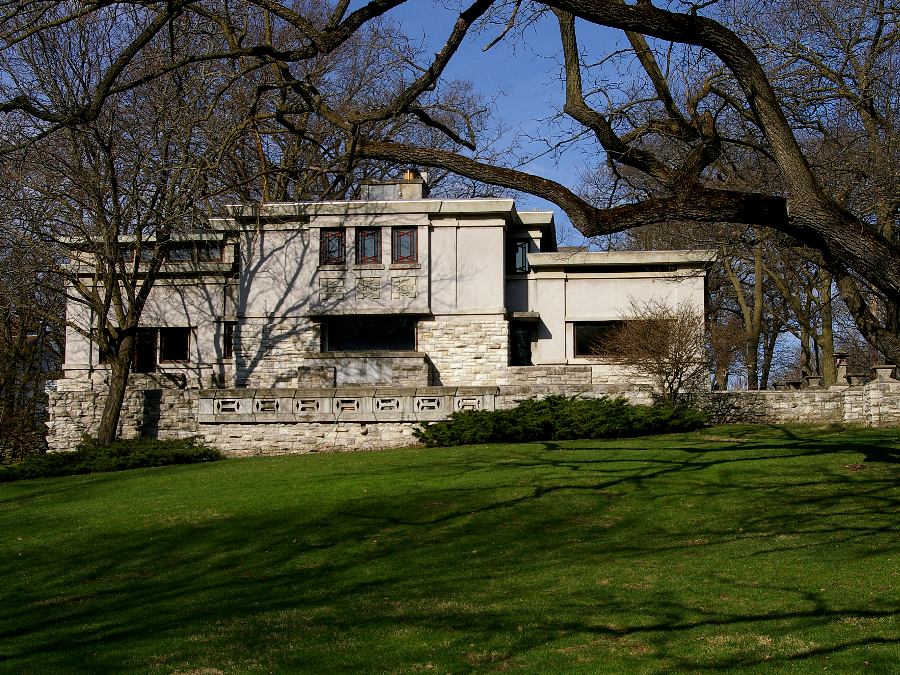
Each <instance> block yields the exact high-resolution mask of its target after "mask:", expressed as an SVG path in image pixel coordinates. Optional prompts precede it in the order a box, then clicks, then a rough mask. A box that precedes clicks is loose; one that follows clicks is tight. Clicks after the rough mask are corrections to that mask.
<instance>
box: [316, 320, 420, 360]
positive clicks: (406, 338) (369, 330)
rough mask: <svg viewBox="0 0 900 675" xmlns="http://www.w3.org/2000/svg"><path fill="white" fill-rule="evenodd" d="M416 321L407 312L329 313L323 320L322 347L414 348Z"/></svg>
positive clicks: (362, 349)
mask: <svg viewBox="0 0 900 675" xmlns="http://www.w3.org/2000/svg"><path fill="white" fill-rule="evenodd" d="M416 323H417V320H416V319H415V318H413V317H408V316H336V317H330V318H328V319H326V320H325V321H323V322H322V324H323V326H322V327H323V333H324V339H323V341H322V345H323V349H322V351H326V352H367V351H413V350H415V348H416Z"/></svg>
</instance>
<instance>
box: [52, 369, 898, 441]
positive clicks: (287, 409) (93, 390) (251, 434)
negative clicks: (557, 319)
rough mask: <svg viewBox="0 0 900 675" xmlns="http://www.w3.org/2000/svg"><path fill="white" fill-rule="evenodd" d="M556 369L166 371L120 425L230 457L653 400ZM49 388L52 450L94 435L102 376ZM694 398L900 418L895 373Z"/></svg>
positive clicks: (131, 433)
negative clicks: (450, 377) (335, 376)
mask: <svg viewBox="0 0 900 675" xmlns="http://www.w3.org/2000/svg"><path fill="white" fill-rule="evenodd" d="M559 368H562V369H563V370H560V371H559V372H550V369H542V370H541V369H537V368H535V369H534V370H535V372H534V373H530V374H528V376H527V377H526V376H525V374H516V375H515V377H514V378H512V379H517V380H519V381H520V382H521V381H523V380H526V379H530V380H531V382H532V383H531V384H514V385H500V386H496V385H490V386H427V387H425V386H418V387H390V386H366V387H314V388H305V389H304V388H300V389H296V388H291V389H289V388H266V389H249V388H239V389H208V390H200V389H183V388H175V387H178V386H184V384H183V383H182V382H178V381H173V380H172V379H171V378H168V379H167V378H163V377H159V376H132V379H131V380H130V387H129V390H128V393H127V395H126V399H125V405H124V406H123V410H122V416H121V420H120V423H119V434H120V436H122V437H123V438H134V437H138V436H145V437H150V438H160V439H171V438H185V437H189V436H200V437H201V438H202V439H203V440H204V442H206V443H208V444H209V445H211V446H213V447H217V448H219V449H221V450H222V451H223V452H225V453H226V454H227V455H229V456H244V455H268V454H284V453H305V452H326V451H337V450H373V449H380V448H388V447H402V446H409V445H415V444H416V439H415V437H414V436H413V433H412V432H413V429H414V428H415V424H416V422H423V421H433V420H441V419H446V417H447V416H448V415H449V414H450V413H452V412H455V411H458V410H494V409H508V408H512V407H515V406H516V405H518V404H519V403H520V402H521V401H523V400H525V399H528V398H542V397H544V396H548V395H553V394H556V395H563V396H578V397H581V398H597V397H600V396H611V397H615V396H625V397H626V398H628V399H629V400H630V401H631V402H632V403H642V404H649V403H652V402H653V400H654V396H653V393H652V391H651V390H650V388H649V387H648V386H646V385H627V384H619V385H611V384H596V383H591V382H590V381H588V380H587V378H586V377H585V371H584V370H579V368H580V367H578V366H567V367H559ZM511 370H514V369H511ZM587 373H588V374H590V367H587ZM562 375H573V378H572V379H573V380H574V381H573V382H565V383H561V382H559V380H556V381H555V382H554V381H553V380H554V379H555V377H557V376H562ZM175 379H176V380H177V378H175ZM578 380H581V381H580V382H579V381H578ZM173 384H174V385H175V386H174V387H173V386H172V385H173ZM161 385H169V386H161ZM145 387H146V388H145ZM49 397H50V398H49V410H50V421H49V422H48V423H47V424H48V427H49V433H48V445H49V447H50V449H51V450H52V451H65V450H74V449H75V446H76V445H77V444H78V443H79V442H80V441H81V438H82V435H83V434H90V435H94V434H96V431H97V428H98V426H99V422H100V414H101V412H102V409H103V404H104V402H105V399H106V385H105V382H104V381H103V380H102V379H100V378H98V379H92V378H89V377H86V378H80V379H77V380H74V379H73V380H60V381H59V382H58V386H57V391H55V392H52V391H51V392H50V393H49ZM697 402H698V404H699V405H700V406H701V407H703V408H704V409H707V410H709V411H711V412H712V413H713V417H714V421H716V422H721V423H736V422H741V423H764V424H783V423H791V422H805V423H823V422H824V423H827V422H834V423H851V424H860V425H866V426H873V427H881V426H900V381H897V380H876V381H874V382H871V383H869V384H867V385H865V386H859V387H832V388H830V389H802V390H796V391H726V392H708V393H706V394H702V395H701V396H700V397H699V398H698V401H697Z"/></svg>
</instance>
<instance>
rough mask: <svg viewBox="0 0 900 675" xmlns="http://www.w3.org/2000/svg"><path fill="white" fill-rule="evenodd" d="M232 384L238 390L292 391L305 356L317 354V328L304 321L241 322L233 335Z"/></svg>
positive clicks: (312, 323) (257, 320)
mask: <svg viewBox="0 0 900 675" xmlns="http://www.w3.org/2000/svg"><path fill="white" fill-rule="evenodd" d="M234 333H235V335H234V381H233V382H231V383H229V384H230V385H231V386H238V387H243V386H247V387H295V386H297V375H298V371H297V368H298V367H300V366H307V365H312V366H316V365H320V364H316V363H313V364H309V363H307V362H306V360H305V358H304V357H305V356H306V355H307V354H310V353H315V352H319V351H320V341H321V327H320V324H318V323H316V322H313V321H310V320H309V319H305V318H284V319H281V320H280V321H279V322H277V323H274V322H273V321H272V320H270V319H244V320H243V321H241V322H240V323H238V325H237V326H236V328H235V331H234Z"/></svg>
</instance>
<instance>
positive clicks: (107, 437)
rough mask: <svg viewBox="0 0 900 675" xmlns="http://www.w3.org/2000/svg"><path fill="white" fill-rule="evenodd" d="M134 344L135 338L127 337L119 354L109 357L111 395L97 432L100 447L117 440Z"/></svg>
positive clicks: (107, 398)
mask: <svg viewBox="0 0 900 675" xmlns="http://www.w3.org/2000/svg"><path fill="white" fill-rule="evenodd" d="M134 343H135V339H134V337H131V336H129V337H126V338H125V339H124V340H122V342H121V344H120V345H119V353H118V354H116V355H115V356H110V357H109V365H110V371H109V393H108V395H107V397H106V404H105V405H104V406H103V414H102V415H101V417H100V429H99V430H98V431H97V443H99V444H100V445H110V444H111V443H112V442H113V441H114V440H116V432H117V431H118V428H119V416H120V415H121V414H122V404H123V403H124V402H125V390H126V389H127V387H128V373H129V371H130V370H131V361H132V358H133V357H134Z"/></svg>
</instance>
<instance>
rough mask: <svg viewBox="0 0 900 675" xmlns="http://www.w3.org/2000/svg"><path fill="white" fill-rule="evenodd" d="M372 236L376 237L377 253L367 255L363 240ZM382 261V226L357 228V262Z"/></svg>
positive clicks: (374, 263)
mask: <svg viewBox="0 0 900 675" xmlns="http://www.w3.org/2000/svg"><path fill="white" fill-rule="evenodd" d="M370 237H372V238H374V239H375V255H373V256H370V257H366V256H365V255H364V251H363V242H365V241H367V240H368V239H369V238H370ZM380 262H381V228H380V227H358V228H356V264H357V265H377V264H379V263H380Z"/></svg>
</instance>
